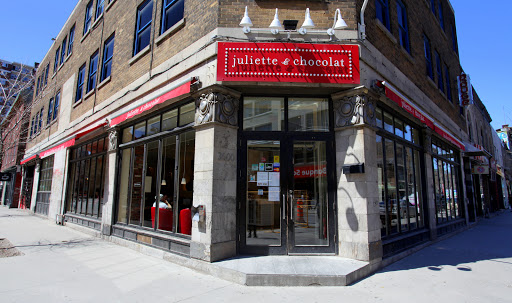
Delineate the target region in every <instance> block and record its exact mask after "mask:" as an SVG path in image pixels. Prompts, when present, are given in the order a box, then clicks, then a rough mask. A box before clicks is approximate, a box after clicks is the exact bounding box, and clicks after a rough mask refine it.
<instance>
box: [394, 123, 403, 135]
mask: <svg viewBox="0 0 512 303" xmlns="http://www.w3.org/2000/svg"><path fill="white" fill-rule="evenodd" d="M395 135H397V136H399V137H401V138H403V137H404V123H403V122H402V121H401V120H399V119H397V118H395Z"/></svg>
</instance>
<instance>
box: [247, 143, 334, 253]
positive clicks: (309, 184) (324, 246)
mask: <svg viewBox="0 0 512 303" xmlns="http://www.w3.org/2000/svg"><path fill="white" fill-rule="evenodd" d="M327 137H328V136H322V135H309V136H308V135H305V134H300V135H291V134H288V135H285V134H280V135H276V134H273V135H270V134H269V135H264V136H262V135H260V136H246V138H244V139H243V140H242V145H243V146H242V150H243V151H245V153H244V155H243V156H244V157H243V159H242V161H243V163H245V165H243V164H242V172H241V175H242V176H243V179H244V180H243V181H241V182H243V183H244V187H245V189H244V192H245V195H244V197H243V198H244V200H245V201H243V202H242V204H243V207H241V208H242V209H241V213H242V214H243V215H242V216H241V217H242V218H241V221H242V222H241V228H240V233H241V235H240V236H241V237H240V249H241V251H242V252H245V253H263V254H293V253H299V254H302V253H333V252H334V249H335V248H334V247H335V246H334V215H333V213H334V212H333V209H334V204H333V203H334V198H333V187H334V184H333V183H334V180H333V178H332V176H334V174H333V171H332V167H333V166H334V163H332V155H333V151H332V149H333V148H332V141H331V140H329V139H328V138H327Z"/></svg>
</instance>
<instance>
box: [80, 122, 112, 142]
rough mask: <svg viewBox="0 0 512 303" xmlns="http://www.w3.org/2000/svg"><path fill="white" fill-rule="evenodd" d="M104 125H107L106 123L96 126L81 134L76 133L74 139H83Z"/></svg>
mask: <svg viewBox="0 0 512 303" xmlns="http://www.w3.org/2000/svg"><path fill="white" fill-rule="evenodd" d="M105 125H107V123H106V122H104V123H101V124H99V125H96V126H95V127H93V128H91V129H88V130H86V131H83V132H81V133H78V134H76V136H75V139H79V138H81V137H83V136H85V135H87V134H88V133H92V132H93V131H95V130H97V129H99V128H102V127H104V126H105Z"/></svg>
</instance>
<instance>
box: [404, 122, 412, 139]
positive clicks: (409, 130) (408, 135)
mask: <svg viewBox="0 0 512 303" xmlns="http://www.w3.org/2000/svg"><path fill="white" fill-rule="evenodd" d="M404 139H405V140H407V141H409V142H411V141H412V127H411V126H410V125H408V124H406V125H405V131H404Z"/></svg>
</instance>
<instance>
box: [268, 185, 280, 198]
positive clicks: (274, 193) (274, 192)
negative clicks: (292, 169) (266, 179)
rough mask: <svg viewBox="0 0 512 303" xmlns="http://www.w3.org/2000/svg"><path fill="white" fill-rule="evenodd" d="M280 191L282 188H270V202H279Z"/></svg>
mask: <svg viewBox="0 0 512 303" xmlns="http://www.w3.org/2000/svg"><path fill="white" fill-rule="evenodd" d="M279 191H280V187H278V186H277V187H272V186H271V187H269V188H268V200H269V201H279Z"/></svg>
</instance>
